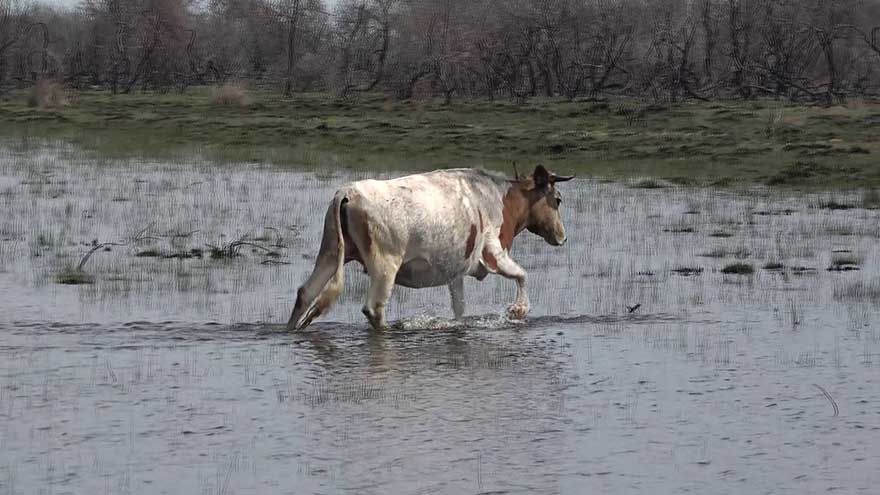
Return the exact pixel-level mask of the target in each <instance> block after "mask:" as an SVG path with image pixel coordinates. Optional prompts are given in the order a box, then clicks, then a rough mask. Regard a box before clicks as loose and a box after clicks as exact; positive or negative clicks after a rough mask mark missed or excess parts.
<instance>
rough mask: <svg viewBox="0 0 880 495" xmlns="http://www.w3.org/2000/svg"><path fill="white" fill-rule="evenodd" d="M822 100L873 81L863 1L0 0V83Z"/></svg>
mask: <svg viewBox="0 0 880 495" xmlns="http://www.w3.org/2000/svg"><path fill="white" fill-rule="evenodd" d="M45 80H52V81H56V82H59V83H62V84H64V85H65V86H70V87H74V88H88V87H98V88H105V89H108V90H110V91H113V92H119V93H125V92H131V91H136V90H137V91H139V90H158V91H173V90H184V89H186V88H188V87H192V86H200V85H210V84H221V83H226V82H241V83H244V84H247V85H248V86H252V87H265V88H271V89H273V90H276V91H279V92H281V93H283V94H284V95H293V94H296V93H301V92H312V91H320V92H329V93H332V94H334V95H337V96H340V97H346V96H351V95H355V94H358V93H366V92H371V93H377V92H381V93H385V94H387V95H389V96H393V97H396V98H401V99H405V98H414V97H416V98H418V97H442V98H443V99H444V100H445V101H447V102H449V101H453V100H456V99H470V98H489V99H492V98H509V99H512V100H515V101H520V102H521V101H525V100H527V99H529V98H533V97H540V96H548V97H550V96H553V97H565V98H570V99H573V98H579V97H595V98H600V97H606V96H612V95H621V96H638V97H646V98H653V99H658V100H664V101H678V100H683V99H698V100H714V99H721V98H743V99H748V98H755V97H766V96H771V97H783V98H789V99H793V100H813V101H827V102H830V101H836V100H838V99H842V98H846V97H849V96H864V95H868V96H871V95H876V94H877V93H878V89H880V2H877V1H875V0H337V1H336V2H333V3H332V4H328V3H326V2H324V1H322V0H82V1H81V2H80V3H79V4H78V5H76V6H75V7H68V8H62V7H51V6H48V5H45V4H41V3H39V2H36V3H34V2H31V1H28V0H0V87H2V88H5V89H9V88H13V87H27V86H29V85H33V84H36V83H38V82H39V81H45Z"/></svg>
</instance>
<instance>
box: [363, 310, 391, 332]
mask: <svg viewBox="0 0 880 495" xmlns="http://www.w3.org/2000/svg"><path fill="white" fill-rule="evenodd" d="M361 313H363V314H364V316H366V317H367V321H369V322H370V326H371V327H373V330H385V329H386V328H388V322H387V321H385V318H384V317H383V316H382V315H381V314H376V313H375V312H374V311H371V310H370V309H369V308H367V307H364V308H363V309H361Z"/></svg>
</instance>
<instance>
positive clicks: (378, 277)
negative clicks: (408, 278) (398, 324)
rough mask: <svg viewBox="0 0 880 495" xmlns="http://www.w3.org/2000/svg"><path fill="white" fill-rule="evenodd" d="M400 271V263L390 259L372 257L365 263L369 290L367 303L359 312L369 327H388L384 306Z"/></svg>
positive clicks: (378, 328)
mask: <svg viewBox="0 0 880 495" xmlns="http://www.w3.org/2000/svg"><path fill="white" fill-rule="evenodd" d="M399 269H400V261H399V260H397V259H395V258H391V257H379V256H373V257H371V259H369V260H368V261H367V273H369V274H370V289H369V290H368V291H367V302H366V304H364V308H363V309H362V310H361V311H362V312H363V313H364V316H366V317H367V320H369V322H370V325H372V326H373V328H375V329H377V330H381V329H383V328H387V327H388V322H387V321H386V320H385V306H386V305H388V300H389V299H390V298H391V291H392V290H393V289H394V278H395V277H396V276H397V270H399Z"/></svg>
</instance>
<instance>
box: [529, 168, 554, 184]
mask: <svg viewBox="0 0 880 495" xmlns="http://www.w3.org/2000/svg"><path fill="white" fill-rule="evenodd" d="M532 179H533V180H534V181H535V189H544V188H546V187H548V186H549V185H550V172H548V171H547V169H546V168H544V166H543V165H538V166H537V167H535V171H534V172H532Z"/></svg>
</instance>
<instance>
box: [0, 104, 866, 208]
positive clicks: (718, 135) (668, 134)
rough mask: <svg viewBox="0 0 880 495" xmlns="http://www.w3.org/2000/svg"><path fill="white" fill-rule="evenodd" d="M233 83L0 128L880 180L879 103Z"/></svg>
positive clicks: (709, 177)
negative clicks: (501, 97) (478, 94)
mask: <svg viewBox="0 0 880 495" xmlns="http://www.w3.org/2000/svg"><path fill="white" fill-rule="evenodd" d="M233 89H234V91H233ZM238 89H239V88H231V89H230V90H228V91H225V92H224V93H223V95H221V96H223V97H222V98H220V100H219V101H222V102H223V103H224V104H218V103H217V102H218V94H217V92H216V91H214V92H211V91H208V90H192V91H190V92H187V93H185V94H154V93H139V94H132V95H115V96H114V95H110V94H107V93H103V92H84V93H82V94H80V95H78V98H77V103H76V105H72V106H58V107H55V108H39V107H35V108H33V107H29V106H28V105H27V102H26V99H27V98H26V97H24V96H22V95H17V94H13V95H12V96H10V97H8V98H7V99H6V100H5V101H2V102H0V129H2V130H3V131H6V133H7V135H18V136H24V137H47V138H61V139H64V140H68V141H72V142H73V143H75V144H78V145H80V146H82V147H84V148H86V149H89V150H91V151H93V152H94V153H96V154H97V155H98V156H100V157H109V158H115V157H131V156H136V157H149V158H156V159H167V158H179V157H180V156H181V155H182V154H187V153H191V154H199V155H202V156H204V157H205V158H208V159H210V160H215V161H221V162H240V161H248V162H271V163H276V164H288V165H292V166H297V167H303V168H309V169H331V168H333V169H335V168H338V167H344V168H350V169H367V170H427V169H435V168H445V167H459V166H484V167H487V168H495V169H501V170H504V171H507V172H509V171H510V168H511V165H510V164H511V162H512V161H514V160H516V161H518V162H520V163H523V164H525V163H527V164H533V163H539V162H540V163H546V164H548V165H551V166H553V167H554V168H557V169H559V170H561V171H564V172H575V173H579V174H582V175H595V176H603V177H608V178H628V179H636V180H638V182H635V183H634V184H633V186H634V187H639V188H656V187H663V186H664V185H667V184H669V185H671V184H700V183H703V184H715V185H718V186H722V187H727V186H732V185H736V184H738V183H766V184H772V185H779V186H796V187H812V188H833V187H838V186H843V185H849V186H855V185H858V186H859V187H868V188H870V187H873V185H880V168H878V167H877V166H876V163H877V160H876V154H877V153H878V152H880V143H878V141H877V140H876V139H875V136H876V133H877V122H876V121H875V120H873V119H870V118H868V117H870V115H873V113H872V112H876V111H877V110H878V109H880V104H877V103H870V102H868V103H866V104H865V105H860V106H858V107H854V108H847V107H831V108H824V107H818V106H782V107H781V106H780V104H779V103H778V102H771V101H767V102H760V101H759V102H750V103H747V104H743V103H721V104H719V103H714V104H711V105H710V104H702V103H700V104H680V105H673V106H648V105H645V104H641V103H639V102H636V101H622V102H599V103H597V102H595V101H589V102H588V101H574V102H569V101H563V100H556V99H535V100H533V101H530V102H529V103H527V104H524V105H515V104H511V103H506V102H500V101H497V102H462V103H455V104H452V105H442V104H439V103H435V102H430V101H429V102H415V101H402V102H394V101H387V100H386V99H385V98H384V97H382V96H365V97H360V98H358V99H353V100H339V99H335V98H330V97H327V96H325V95H302V96H299V97H296V98H290V99H283V98H280V97H278V96H277V95H274V94H269V93H260V92H253V93H250V94H245V93H243V91H239V90H238ZM245 98H246V99H247V101H246V102H245V101H244V100H245ZM243 102H244V103H246V104H243ZM615 108H616V109H618V110H617V111H615V110H614V109H615ZM768 115H771V117H768ZM633 116H636V117H637V118H635V119H634V118H633ZM829 116H834V117H839V116H845V117H847V118H846V119H843V120H842V119H840V118H834V119H830V118H826V117H829ZM721 117H723V118H721ZM636 123H637V124H638V125H635V124H636ZM854 149H857V150H858V152H857V153H855V152H852V150H854ZM869 199H870V198H869Z"/></svg>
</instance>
